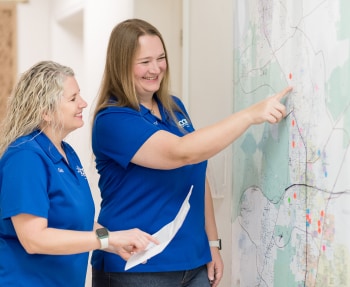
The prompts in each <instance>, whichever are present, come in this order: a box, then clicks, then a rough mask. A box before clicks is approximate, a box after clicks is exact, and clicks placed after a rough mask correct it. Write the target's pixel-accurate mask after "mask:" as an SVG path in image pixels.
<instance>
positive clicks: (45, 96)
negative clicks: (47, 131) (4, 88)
mask: <svg viewBox="0 0 350 287" xmlns="http://www.w3.org/2000/svg"><path fill="white" fill-rule="evenodd" d="M69 76H74V71H73V70H72V69H71V68H70V67H66V66H63V65H60V64H58V63H56V62H53V61H41V62H39V63H37V64H35V65H33V66H32V67H31V68H30V69H28V70H27V71H26V72H24V73H23V74H22V75H21V77H20V78H19V80H18V82H17V83H16V85H15V87H14V89H13V91H12V95H11V96H10V97H9V99H8V102H7V114H6V117H5V118H4V120H3V122H2V126H1V136H0V156H1V155H2V154H3V153H4V152H5V150H6V149H7V147H8V146H9V145H10V144H11V143H12V142H13V141H14V140H16V139H17V138H19V137H21V136H24V135H28V134H30V133H31V132H33V131H34V130H37V129H40V127H41V125H42V124H43V115H44V114H45V113H52V114H53V113H55V112H56V111H57V107H58V102H59V100H60V98H61V97H62V95H63V92H64V86H63V83H64V80H65V78H66V77H69Z"/></svg>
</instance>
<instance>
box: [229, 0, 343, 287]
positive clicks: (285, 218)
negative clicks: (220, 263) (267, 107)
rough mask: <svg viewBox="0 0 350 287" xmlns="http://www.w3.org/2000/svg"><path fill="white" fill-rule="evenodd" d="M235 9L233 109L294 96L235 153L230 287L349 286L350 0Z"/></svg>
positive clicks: (268, 2) (284, 0)
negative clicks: (277, 119) (278, 118)
mask: <svg viewBox="0 0 350 287" xmlns="http://www.w3.org/2000/svg"><path fill="white" fill-rule="evenodd" d="M235 2H236V7H235V9H236V10H235V11H236V13H235V15H236V18H235V27H236V31H235V51H234V53H235V63H234V64H235V72H234V75H235V91H234V94H235V110H240V109H242V108H244V107H247V106H248V105H250V104H253V103H255V102H256V101H258V100H260V99H262V98H264V97H266V96H267V95H271V94H274V93H276V92H278V91H280V90H282V89H283V88H284V87H286V86H288V85H291V86H293V88H294V89H293V92H292V93H291V94H289V95H288V96H287V97H286V98H285V99H284V102H285V104H286V106H287V112H288V115H287V117H286V118H285V120H283V121H282V122H281V123H280V124H278V125H269V124H264V125H259V126H254V127H251V128H250V129H249V130H248V131H247V132H246V133H245V134H244V135H243V136H242V137H241V138H240V139H239V140H238V141H237V142H236V143H235V144H234V194H233V202H234V203H233V204H234V206H233V214H232V218H233V229H232V230H233V254H232V258H233V263H232V264H233V267H232V282H233V283H232V286H244V287H252V286H261V287H270V286H275V287H281V286H284V287H288V286H297V287H301V286H307V287H313V286H317V287H321V286H327V287H332V286H334V287H335V286H336V287H342V286H344V287H345V286H350V154H349V144H350V95H349V93H350V17H349V13H350V1H349V0H327V1H325V0H307V1H302V0H293V1H291V0H279V1H278V0H259V1H255V0H244V1H240V0H237V1H235Z"/></svg>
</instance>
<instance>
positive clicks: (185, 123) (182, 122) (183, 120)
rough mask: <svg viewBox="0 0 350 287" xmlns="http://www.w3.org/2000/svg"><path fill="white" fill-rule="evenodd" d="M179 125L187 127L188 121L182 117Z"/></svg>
mask: <svg viewBox="0 0 350 287" xmlns="http://www.w3.org/2000/svg"><path fill="white" fill-rule="evenodd" d="M179 125H180V126H181V127H183V128H184V127H189V126H190V125H189V123H188V121H187V119H182V120H180V121H179Z"/></svg>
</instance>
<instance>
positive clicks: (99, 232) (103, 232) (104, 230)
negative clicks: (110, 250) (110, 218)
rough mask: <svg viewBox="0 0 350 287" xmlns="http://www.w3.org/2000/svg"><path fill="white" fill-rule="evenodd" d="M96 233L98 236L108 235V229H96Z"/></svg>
mask: <svg viewBox="0 0 350 287" xmlns="http://www.w3.org/2000/svg"><path fill="white" fill-rule="evenodd" d="M96 234H97V236H98V237H105V236H107V235H108V230H107V229H106V228H99V229H96Z"/></svg>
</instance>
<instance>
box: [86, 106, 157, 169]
mask: <svg viewBox="0 0 350 287" xmlns="http://www.w3.org/2000/svg"><path fill="white" fill-rule="evenodd" d="M157 131H159V128H158V127H157V126H156V125H154V124H153V123H151V122H149V121H147V120H146V119H145V118H144V117H143V116H142V115H141V114H140V113H138V112H137V111H133V110H131V109H126V108H114V109H113V108H110V109H108V110H107V111H105V112H103V113H102V114H100V115H98V116H97V118H96V120H95V123H94V127H93V132H92V148H93V151H94V154H95V155H96V157H98V158H100V159H103V158H108V159H113V160H114V161H116V162H118V163H119V164H120V165H121V166H123V167H124V168H126V167H127V165H128V164H129V162H130V160H131V159H132V157H133V156H134V155H135V153H136V152H137V151H138V149H139V148H140V147H141V146H142V145H143V144H144V142H145V141H146V140H147V139H148V138H149V137H150V136H151V135H153V134H154V133H155V132H157Z"/></svg>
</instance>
